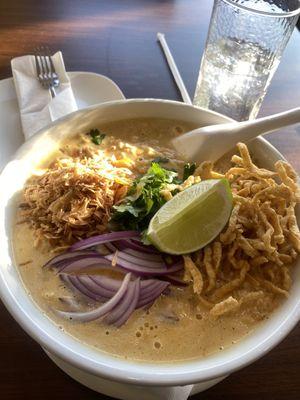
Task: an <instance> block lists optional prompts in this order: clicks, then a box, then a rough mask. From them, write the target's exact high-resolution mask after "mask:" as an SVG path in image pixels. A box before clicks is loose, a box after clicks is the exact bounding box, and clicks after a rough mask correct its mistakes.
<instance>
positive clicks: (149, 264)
mask: <svg viewBox="0 0 300 400" xmlns="http://www.w3.org/2000/svg"><path fill="white" fill-rule="evenodd" d="M104 257H105V258H106V259H107V260H110V261H112V260H113V259H114V257H115V254H108V255H107V256H104ZM119 260H122V261H128V262H130V263H133V264H137V265H139V266H140V267H146V268H164V269H166V264H165V263H164V262H163V261H162V259H161V261H160V262H157V261H151V260H149V261H148V260H147V259H142V258H137V257H135V256H132V255H130V254H127V253H125V252H124V251H118V253H117V264H120V262H119Z"/></svg>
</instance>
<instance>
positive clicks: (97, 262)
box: [59, 255, 120, 272]
mask: <svg viewBox="0 0 300 400" xmlns="http://www.w3.org/2000/svg"><path fill="white" fill-rule="evenodd" d="M90 267H99V269H110V270H112V271H120V269H118V268H117V267H113V266H112V265H111V262H110V261H108V260H107V259H106V258H104V257H103V256H100V255H99V256H96V257H92V256H91V257H85V258H80V259H77V260H75V261H74V260H72V259H71V261H70V262H66V263H65V264H63V266H60V267H59V272H76V271H81V270H83V269H85V268H90Z"/></svg>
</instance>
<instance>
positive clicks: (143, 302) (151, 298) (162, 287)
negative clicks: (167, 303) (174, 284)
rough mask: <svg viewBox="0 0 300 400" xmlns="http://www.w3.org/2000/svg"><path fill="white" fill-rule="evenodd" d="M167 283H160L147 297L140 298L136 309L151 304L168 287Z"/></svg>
mask: <svg viewBox="0 0 300 400" xmlns="http://www.w3.org/2000/svg"><path fill="white" fill-rule="evenodd" d="M169 285H170V284H169V283H168V282H162V283H161V285H160V286H159V287H157V288H156V289H155V290H153V291H152V292H151V293H150V294H149V295H148V296H145V297H144V298H140V299H139V301H138V304H137V306H136V307H137V308H140V307H144V306H146V305H147V304H149V303H153V302H154V301H155V300H156V299H157V298H158V297H159V296H160V295H161V294H162V293H163V292H164V291H165V290H166V288H167V287H168V286H169Z"/></svg>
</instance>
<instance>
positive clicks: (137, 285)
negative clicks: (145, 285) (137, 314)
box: [114, 278, 140, 327]
mask: <svg viewBox="0 0 300 400" xmlns="http://www.w3.org/2000/svg"><path fill="white" fill-rule="evenodd" d="M134 283H135V286H134V292H133V295H132V298H131V303H130V304H129V307H128V308H127V310H126V311H125V312H124V314H123V315H121V316H120V317H119V318H118V319H117V320H115V321H114V325H115V326H117V327H119V326H121V325H123V324H125V322H126V321H127V320H128V318H129V317H130V316H131V314H132V313H133V312H134V310H135V309H136V306H137V303H138V300H139V296H140V279H139V278H138V279H137V280H136V281H135V282H134Z"/></svg>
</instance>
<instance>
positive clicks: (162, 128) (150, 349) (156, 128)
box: [14, 119, 278, 362]
mask: <svg viewBox="0 0 300 400" xmlns="http://www.w3.org/2000/svg"><path fill="white" fill-rule="evenodd" d="M192 128H194V127H193V126H191V125H187V124H184V123H181V122H178V121H169V120H158V119H157V120H155V119H151V120H145V119H143V120H128V121H121V122H114V123H111V124H107V125H103V126H101V127H100V130H101V132H105V134H106V135H107V136H106V138H105V140H104V141H103V143H102V144H101V149H102V150H105V151H106V152H107V153H108V154H114V155H115V156H116V158H117V159H124V158H126V157H129V158H131V159H132V160H134V161H135V168H134V171H135V172H136V174H138V173H143V172H145V171H146V170H147V168H148V166H149V162H150V161H151V160H153V158H155V157H164V158H166V157H167V158H169V160H170V162H169V164H168V166H169V167H177V168H178V169H180V170H181V169H182V165H183V160H181V159H180V158H179V157H178V155H176V154H175V153H174V151H173V150H172V149H171V148H170V147H169V143H170V140H171V139H172V138H173V137H174V136H176V135H178V134H181V133H182V132H185V131H187V130H188V129H192ZM87 143H88V145H89V146H90V138H87V137H86V136H77V137H74V138H72V139H71V140H69V141H68V142H65V143H62V146H61V148H62V150H63V151H64V152H65V151H68V152H72V151H73V150H72V149H74V148H75V149H78V148H79V149H80V148H83V147H84V146H85V145H86V144H87ZM98 147H99V146H96V147H95V150H97V151H98ZM52 158H53V157H52ZM17 221H18V216H17ZM24 238H26V240H24ZM34 240H35V238H34V234H33V230H32V229H31V228H30V227H29V226H28V224H25V223H22V224H17V225H16V228H15V231H14V250H15V257H16V262H17V264H18V265H19V270H20V273H21V276H22V279H23V282H24V284H25V287H26V288H27V289H28V291H29V293H30V295H31V297H32V298H33V299H34V301H36V303H37V304H38V305H39V306H40V307H41V308H42V310H43V311H44V312H45V313H46V315H48V316H49V317H50V318H51V319H52V320H53V321H55V322H56V323H57V324H58V325H59V326H60V327H61V329H63V330H64V331H65V332H67V333H69V334H71V335H72V336H74V337H75V338H77V339H78V340H80V341H82V342H83V343H86V344H88V345H91V346H93V347H95V348H99V349H100V350H102V351H105V352H107V353H110V354H113V355H115V356H118V357H123V358H129V359H134V360H143V361H156V362H161V361H175V360H186V359H194V358H201V357H204V356H207V355H209V354H212V353H214V352H217V351H219V350H222V349H223V348H226V347H228V346H230V345H231V344H233V343H235V342H237V341H238V340H240V339H241V338H242V337H244V336H245V335H247V334H248V333H249V332H250V331H251V330H253V329H254V328H255V326H256V325H257V323H258V321H261V320H263V319H265V318H267V317H268V315H269V313H270V312H271V311H272V310H273V309H274V308H275V307H276V306H277V305H278V301H277V299H276V298H274V296H272V295H270V296H269V297H268V296H266V297H264V298H263V299H261V302H258V303H257V304H255V305H254V304H251V308H250V307H247V306H246V305H244V306H241V307H240V309H239V310H238V311H237V312H235V313H228V314H226V315H224V316H222V318H219V319H217V318H215V317H213V316H211V315H210V314H209V312H208V310H207V309H206V308H205V307H204V306H203V305H201V304H199V302H198V301H197V297H195V295H194V294H193V291H192V288H191V287H187V288H176V287H174V286H173V287H171V289H170V290H169V293H168V294H165V295H162V296H161V297H160V298H159V299H158V300H157V301H156V302H155V303H154V305H153V306H152V307H151V308H150V309H148V310H145V309H139V310H137V311H135V312H134V314H133V315H132V316H131V317H130V319H129V320H128V321H127V323H126V324H125V325H123V326H122V327H121V328H115V327H112V326H108V325H105V324H104V323H103V322H101V321H93V322H88V323H78V322H72V321H70V320H65V319H62V318H59V317H57V316H56V315H55V313H54V312H53V309H66V310H67V309H68V307H67V306H64V304H63V303H62V302H61V300H60V298H62V297H66V296H68V297H70V298H71V299H72V298H74V299H75V300H76V301H77V302H78V303H79V304H80V305H82V306H83V307H85V308H86V309H92V308H94V307H95V306H96V305H95V304H93V303H89V302H86V300H84V299H83V298H82V297H81V296H79V295H75V294H74V293H72V292H70V291H69V290H68V289H67V288H66V287H65V286H64V285H63V283H62V282H61V281H60V279H59V277H58V276H57V275H55V274H54V272H53V271H51V270H48V269H46V268H42V265H43V264H44V263H45V262H46V261H48V259H49V258H50V257H51V253H50V252H51V248H50V247H49V246H48V245H47V244H46V243H40V244H39V246H38V247H37V248H34V247H33V243H34ZM124 343H126V346H124Z"/></svg>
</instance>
